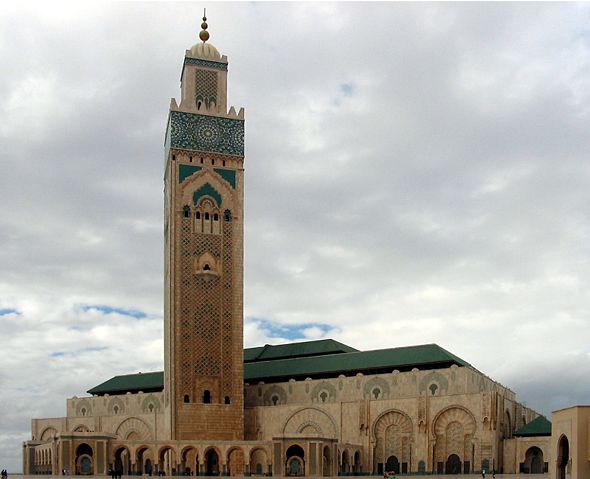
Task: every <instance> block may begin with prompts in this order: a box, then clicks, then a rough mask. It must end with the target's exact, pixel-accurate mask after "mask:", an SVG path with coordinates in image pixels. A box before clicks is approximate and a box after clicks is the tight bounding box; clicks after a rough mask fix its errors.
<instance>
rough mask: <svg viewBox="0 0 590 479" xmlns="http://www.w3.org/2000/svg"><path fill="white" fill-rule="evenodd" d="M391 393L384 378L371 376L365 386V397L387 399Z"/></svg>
mask: <svg viewBox="0 0 590 479" xmlns="http://www.w3.org/2000/svg"><path fill="white" fill-rule="evenodd" d="M389 394H390V389H389V384H388V383H387V381H386V380H385V379H383V378H379V377H375V378H371V379H369V380H368V381H367V382H366V383H365V385H364V387H363V397H364V398H365V399H387V398H388V397H389Z"/></svg>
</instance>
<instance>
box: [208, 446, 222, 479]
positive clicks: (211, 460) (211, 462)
mask: <svg viewBox="0 0 590 479" xmlns="http://www.w3.org/2000/svg"><path fill="white" fill-rule="evenodd" d="M205 473H206V474H207V475H208V476H219V455H218V454H217V451H216V450H215V449H209V450H208V451H207V452H206V453H205Z"/></svg>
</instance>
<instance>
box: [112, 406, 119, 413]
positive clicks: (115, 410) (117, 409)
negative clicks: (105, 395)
mask: <svg viewBox="0 0 590 479" xmlns="http://www.w3.org/2000/svg"><path fill="white" fill-rule="evenodd" d="M113 412H114V413H115V414H119V406H115V407H114V408H113Z"/></svg>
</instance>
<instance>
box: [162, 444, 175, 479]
mask: <svg viewBox="0 0 590 479" xmlns="http://www.w3.org/2000/svg"><path fill="white" fill-rule="evenodd" d="M158 467H159V473H163V474H164V475H165V476H175V475H176V452H175V451H174V449H172V447H170V446H165V447H163V448H162V449H160V453H159V454H158Z"/></svg>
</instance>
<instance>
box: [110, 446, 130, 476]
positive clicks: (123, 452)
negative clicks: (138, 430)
mask: <svg viewBox="0 0 590 479" xmlns="http://www.w3.org/2000/svg"><path fill="white" fill-rule="evenodd" d="M113 468H114V470H115V471H116V472H117V474H131V461H130V460H129V450H128V449H127V448H126V447H120V448H118V449H117V450H116V451H115V462H114V463H113Z"/></svg>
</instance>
